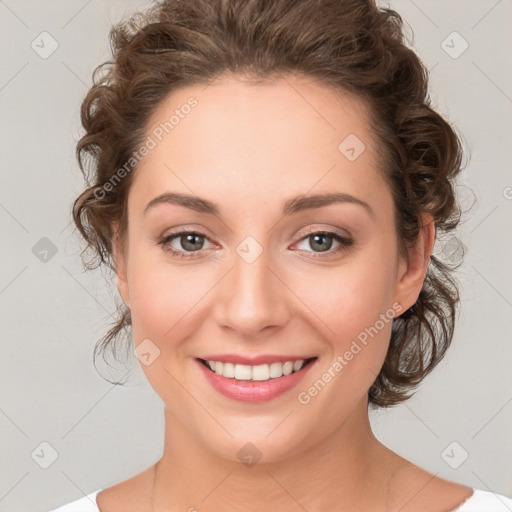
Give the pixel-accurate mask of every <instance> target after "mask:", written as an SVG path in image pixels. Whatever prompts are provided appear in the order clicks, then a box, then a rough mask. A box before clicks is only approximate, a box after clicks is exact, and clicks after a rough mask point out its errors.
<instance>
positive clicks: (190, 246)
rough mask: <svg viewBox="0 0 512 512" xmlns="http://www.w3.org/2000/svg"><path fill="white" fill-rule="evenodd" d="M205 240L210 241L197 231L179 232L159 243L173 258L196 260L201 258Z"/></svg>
mask: <svg viewBox="0 0 512 512" xmlns="http://www.w3.org/2000/svg"><path fill="white" fill-rule="evenodd" d="M205 240H208V238H207V237H206V235H204V234H203V233H199V232H197V231H179V232H177V233H171V234H170V235H167V236H165V237H164V238H163V239H162V240H160V241H159V242H158V243H159V244H160V245H162V246H163V247H164V250H166V251H168V252H170V253H171V254H172V255H173V256H176V257H180V258H195V257H197V256H200V252H201V250H202V249H203V248H204V242H205ZM173 242H174V244H173ZM194 253H197V254H194Z"/></svg>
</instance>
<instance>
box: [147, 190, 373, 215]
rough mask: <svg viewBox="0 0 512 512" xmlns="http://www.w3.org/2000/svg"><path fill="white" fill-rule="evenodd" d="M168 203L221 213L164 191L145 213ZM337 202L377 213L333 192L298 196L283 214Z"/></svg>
mask: <svg viewBox="0 0 512 512" xmlns="http://www.w3.org/2000/svg"><path fill="white" fill-rule="evenodd" d="M162 203H164V204H165V203H168V204H176V205H178V206H183V207H185V208H188V209H189V210H194V211H196V212H199V213H206V214H209V215H219V213H220V208H219V206H218V205H216V204H215V203H212V202H211V201H208V200H207V199H203V198H201V197H197V196H191V195H188V194H179V193H172V192H169V193H164V194H161V195H159V196H157V197H155V198H154V199H152V200H151V201H150V202H149V203H148V204H147V205H146V207H145V208H144V214H146V212H147V211H148V210H149V209H150V208H152V207H154V206H156V205H157V204H162ZM335 203H349V204H355V205H359V206H362V207H363V208H364V209H365V210H366V211H367V212H368V213H369V214H370V216H372V217H373V216H374V215H375V213H374V211H373V209H372V207H371V206H370V205H369V204H368V203H366V202H365V201H363V200H361V199H358V198H357V197H354V196H352V195H350V194H345V193H341V192H340V193H332V194H316V195H309V196H304V195H302V196H297V197H294V198H292V199H289V200H288V201H286V202H285V203H284V205H283V210H282V214H283V215H291V214H293V213H297V212H300V211H304V210H311V209H314V208H321V207H322V206H328V205H331V204H335Z"/></svg>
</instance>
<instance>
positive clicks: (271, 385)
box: [195, 359, 316, 402]
mask: <svg viewBox="0 0 512 512" xmlns="http://www.w3.org/2000/svg"><path fill="white" fill-rule="evenodd" d="M195 362H196V364H198V365H199V369H200V370H201V371H202V372H203V375H204V376H205V377H206V380H207V381H208V382H209V383H210V384H211V386H212V387H213V388H214V389H215V390H216V391H218V392H219V393H221V394H223V395H224V396H227V397H228V398H232V399H234V400H242V401H244V402H267V401H268V400H273V399H274V398H277V397H278V396H280V395H282V394H283V393H286V392H287V391H289V390H290V389H292V388H293V387H295V386H296V385H297V384H298V383H299V382H300V381H301V380H302V379H303V378H304V376H305V375H306V373H307V372H308V371H309V369H310V368H311V366H313V365H314V364H315V362H316V359H315V360H313V361H311V362H309V364H307V365H306V366H305V367H303V368H301V369H300V370H299V371H298V372H294V373H291V374H290V375H283V376H282V377H278V378H276V379H268V380H263V381H252V380H237V379H229V378H227V377H223V376H222V375H217V374H216V373H214V372H212V371H210V370H208V368H206V366H204V364H203V363H201V361H199V360H197V359H195Z"/></svg>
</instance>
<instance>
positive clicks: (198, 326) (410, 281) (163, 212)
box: [97, 76, 472, 512]
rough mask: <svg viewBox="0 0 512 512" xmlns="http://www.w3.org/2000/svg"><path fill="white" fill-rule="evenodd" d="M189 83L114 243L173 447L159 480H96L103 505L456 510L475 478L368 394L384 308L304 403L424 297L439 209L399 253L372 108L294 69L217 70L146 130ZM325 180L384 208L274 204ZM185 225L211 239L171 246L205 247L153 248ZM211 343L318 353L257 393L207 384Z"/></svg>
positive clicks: (381, 349) (144, 166)
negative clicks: (398, 428) (353, 152)
mask: <svg viewBox="0 0 512 512" xmlns="http://www.w3.org/2000/svg"><path fill="white" fill-rule="evenodd" d="M190 96H194V97H195V98H196V99H197V100H198V106H197V107H196V108H195V109H193V110H192V111H191V113H190V114H189V115H188V116H185V117H184V119H182V120H181V121H180V123H179V124H178V125H177V126H176V127H175V128H174V129H173V130H172V131H171V132H169V134H168V135H167V136H166V137H164V138H163V140H162V141H161V142H159V143H158V144H157V146H156V147H155V148H154V149H152V150H151V151H150V152H149V154H148V155H147V156H146V157H145V158H144V159H143V161H142V162H141V164H140V166H139V168H138V169H137V171H136V174H135V176H134V181H133V184H132V187H131V189H130V193H129V197H128V231H127V238H126V240H124V243H123V241H119V240H117V242H116V244H115V261H116V268H117V278H118V288H119V291H120V293H121V295H122V297H123V300H124V302H125V303H126V305H127V306H128V307H129V308H130V309H131V314H132V323H133V335H134V341H135V345H138V344H139V343H141V342H142V340H144V339H146V338H149V339H150V340H151V341H152V343H154V344H155V345H156V346H157V347H158V349H159V350H160V355H159V357H157V358H156V359H155V360H154V361H153V362H152V363H151V364H150V365H148V366H146V365H142V368H143V370H144V372H145V374H146V377H147V378H148V380H149V382H150V384H151V386H152V387H153V389H154V390H155V392H156V393H157V394H158V395H159V396H160V397H161V399H162V401H163V403H164V405H165V442H164V452H163V456H162V458H161V460H160V461H159V462H158V463H157V466H158V471H157V472H156V475H157V476H156V485H155V466H152V467H150V468H148V469H147V470H145V471H144V472H142V473H140V474H139V475H136V476H135V477H133V478H131V479H129V480H126V481H124V482H121V483H119V484H116V485H114V486H112V487H110V488H108V489H106V490H104V491H103V492H101V493H100V494H99V495H98V498H97V501H98V505H99V507H100V509H101V510H102V511H104V512H111V511H121V510H123V511H124V512H130V511H132V510H133V511H135V510H138V511H140V510H142V509H144V510H151V506H152V505H151V499H152V493H153V486H154V485H155V496H154V504H153V507H154V510H155V511H157V512H160V511H164V510H165V511H174V510H176V511H178V510H180V511H186V510H189V509H190V510H193V509H191V507H195V509H197V510H200V511H202V512H203V511H204V512H207V511H216V512H223V511H235V510H245V511H261V510H271V509H272V510H279V511H284V512H288V511H290V512H292V511H299V510H304V509H305V510H307V511H308V512H314V511H319V510H365V511H367V512H372V511H375V512H376V511H384V510H386V511H395V510H396V511H398V510H400V511H401V512H409V511H416V510H418V511H419V510H429V511H430V512H433V511H441V510H443V511H446V510H453V509H454V508H455V507H456V506H457V505H459V504H460V503H462V502H463V501H464V500H465V499H466V498H468V497H469V496H470V495H471V494H472V489H471V488H469V487H466V486H462V485H459V484H456V483H453V482H449V481H446V480H443V479H440V478H438V477H436V476H435V475H433V474H431V473H428V472H427V471H424V470H423V469H421V468H419V467H418V466H415V465H414V464H412V463H410V462H409V461H407V460H405V459H403V458H402V457H400V456H399V455H397V454H395V453H394V452H392V451H390V450H389V449H387V448H386V447H385V446H384V445H382V444H381V443H380V442H379V441H378V440H377V438H376V437H375V436H374V434H373V432H372V430H371V427H370V423H369V419H368V400H367V391H368V389H369V387H370V386H371V384H372V382H373V381H374V379H375V377H376V376H377V374H378V373H379V370H380V368H381V366H382V364H383V360H384V357H385V355H386V351H387V348H388V344H389V339H390V334H391V322H388V323H386V324H385V326H384V328H382V329H381V330H380V331H379V332H378V334H377V335H375V336H374V337H373V339H371V340H370V342H369V343H368V344H367V345H366V346H364V348H363V349H362V350H361V351H360V352H359V353H358V354H357V355H356V356H354V358H353V359H352V360H351V361H349V362H348V364H346V366H345V367H344V368H343V370H342V371H341V372H339V373H338V374H337V375H336V377H335V378H333V379H332V380H331V381H330V382H329V383H328V385H326V386H325V388H324V389H322V391H321V392H320V393H318V394H317V395H316V396H315V397H314V398H312V399H311V401H310V402H309V403H308V404H301V403H299V401H298V400H297V394H298V392H300V391H304V390H307V389H308V388H309V387H310V386H311V385H312V384H313V383H314V382H315V381H317V380H318V379H320V378H321V376H322V374H323V373H324V372H325V371H327V369H328V368H329V367H331V366H332V364H333V362H334V361H335V360H336V356H337V355H340V354H344V353H345V352H346V351H347V350H348V349H349V347H350V345H351V342H352V341H353V340H354V339H356V338H357V335H358V334H359V333H361V332H362V331H364V329H365V328H367V327H369V326H373V325H374V324H375V322H376V320H378V319H379V315H381V314H383V313H385V312H386V311H387V310H389V309H390V308H392V305H393V304H396V303H398V304H399V305H400V306H401V307H402V309H401V312H403V311H405V310H406V309H408V308H409V307H410V306H411V305H413V304H414V303H415V302H416V300H417V298H418V295H419V293H420V291H421V288H422V285H423V281H424V278H425V274H426V270H427V266H428V262H429V255H430V253H431V251H432V247H433V243H434V238H435V228H434V223H433V221H432V218H431V217H429V216H428V215H424V216H423V217H422V220H423V224H424V226H423V228H422V230H421V232H420V236H419V238H418V242H417V244H416V246H415V247H414V248H412V249H410V251H409V262H407V261H406V260H405V259H403V258H401V257H400V256H399V252H398V248H397V247H398V245H397V238H396V232H395V227H394V222H393V207H394V205H393V199H392V196H391V193H390V192H389V189H388V187H387V185H386V183H385V181H384V180H383V178H382V176H381V174H380V173H379V172H378V169H379V162H380V158H379V156H378V154H377V151H376V147H377V146H376V144H375V141H374V140H373V138H372V131H371V125H370V123H369V122H368V112H367V110H366V106H365V104H364V103H363V102H362V100H359V99H358V98H354V97H352V96H349V95H348V94H341V93H340V92H335V91H333V90H331V89H329V88H327V87H326V86H324V85H319V84H316V83H314V82H313V81H312V80H308V79H304V78H299V77H296V76H289V77H287V78H281V79H276V80H271V81H267V82H266V83H264V84H260V85H249V84H248V83H246V82H241V81H240V80H239V79H238V77H224V78H222V79H219V80H218V81H217V82H216V83H215V84H211V85H209V86H208V87H206V88H205V86H204V85H197V86H188V87H186V88H182V89H180V90H177V91H175V92H173V93H172V94H171V95H170V96H169V97H168V98H167V99H166V100H165V101H164V102H163V103H162V104H161V105H160V107H159V108H158V110H157V111H156V112H155V113H154V115H153V117H152V119H151V123H150V124H149V126H150V127H155V126H157V125H158V123H160V122H163V121H165V120H168V119H169V117H170V116H171V115H172V113H173V112H174V110H175V109H176V108H180V106H181V105H183V104H185V103H186V101H187V99H188V98H189V97H190ZM148 133H150V130H148ZM349 134H356V135H357V137H358V138H359V139H360V140H361V141H363V143H364V144H365V146H366V150H365V151H364V152H363V153H362V154H360V156H359V157H358V158H357V159H356V160H354V161H349V160H348V159H347V158H346V157H345V156H344V155H343V154H342V153H341V152H340V151H339V150H338V145H339V144H340V142H341V141H342V140H344V139H345V137H347V135H349ZM163 192H179V193H184V194H192V195H194V196H199V197H201V198H205V199H208V200H210V201H212V202H215V203H216V204H218V205H219V208H220V214H219V215H218V216H215V215H208V214H205V213H199V212H195V211H192V210H189V209H187V208H185V207H183V206H178V205H174V204H168V203H165V204H164V203H162V204H159V205H158V206H155V207H153V208H150V209H149V210H148V211H147V212H146V213H144V209H145V207H146V205H147V204H148V203H149V202H150V201H151V200H152V199H153V198H155V197H156V196H158V195H160V194H162V193H163ZM332 192H340V193H341V192H343V193H347V194H351V195H352V196H355V197H356V198H359V199H361V200H362V201H365V202H366V203H368V204H369V205H370V206H371V209H372V210H373V215H371V214H369V213H368V212H367V211H366V209H365V208H363V207H362V206H360V205H357V204H354V203H343V204H332V205H329V206H323V207H321V208H317V209H310V210H306V211H303V212H298V213H295V214H292V215H289V216H283V214H282V212H281V209H282V206H283V203H284V202H285V201H286V200H287V199H290V198H292V197H295V196H299V195H303V194H320V193H332ZM181 228H190V229H193V230H195V231H198V232H201V233H203V234H204V235H205V238H200V239H199V241H198V242H196V245H197V246H198V247H200V245H201V242H203V248H202V249H200V251H192V250H190V249H189V250H188V253H187V250H186V248H185V247H184V246H183V244H182V243H180V237H179V236H178V237H175V238H174V241H172V243H171V242H169V243H168V244H167V246H169V245H172V247H173V248H174V249H175V250H179V251H181V252H185V253H186V254H191V253H194V254H199V256H198V257H194V258H189V259H185V258H180V257H176V256H173V255H172V254H170V253H169V252H168V251H166V250H165V247H164V246H163V245H162V244H159V242H160V241H161V239H162V238H163V237H164V236H165V235H168V234H169V233H170V232H171V230H172V231H173V232H179V230H180V229H181ZM114 229H117V226H114ZM310 229H312V230H314V232H318V231H322V230H323V231H325V230H327V231H331V232H333V231H334V232H339V233H341V234H343V235H344V236H347V237H349V238H350V239H352V240H353V244H352V245H350V246H348V247H346V248H344V249H342V250H341V251H339V252H336V253H335V252H334V251H335V249H336V248H337V247H339V243H338V242H337V241H336V240H335V239H332V246H331V248H330V249H329V250H328V251H325V252H321V251H319V249H318V248H316V247H315V245H314V244H313V243H312V241H311V237H310V236H308V235H309V234H310V233H309V232H308V230H310ZM247 236H251V237H253V238H254V239H255V240H256V241H257V242H258V244H259V245H260V246H261V248H263V252H262V253H261V255H260V256H259V257H258V258H257V259H256V260H255V261H254V262H252V263H247V262H246V261H245V260H244V259H243V258H242V257H240V256H239V254H238V253H237V251H236V249H237V247H238V246H239V244H240V243H241V242H242V241H243V240H244V239H245V238H246V237H247ZM181 240H183V239H181ZM329 240H330V239H328V240H327V241H326V242H325V246H326V247H327V246H328V243H329ZM315 255H317V256H319V257H315ZM207 353H218V354H221V353H237V354H249V355H255V354H261V353H270V354H285V355H299V356H300V355H315V356H317V357H318V360H317V361H316V363H315V365H314V366H313V367H312V368H311V369H310V370H309V372H308V374H307V375H306V376H305V378H304V379H303V380H302V381H301V382H300V384H299V385H298V386H297V388H296V389H295V388H294V389H293V390H291V391H288V392H287V393H285V394H284V395H282V396H281V397H278V398H276V399H274V400H271V401H268V402H265V403H259V404H251V403H245V402H241V401H237V400H233V399H229V398H226V397H224V396H222V395H220V394H219V393H217V392H216V391H215V390H213V388H212V387H211V386H210V385H209V384H208V382H207V381H206V380H205V379H204V377H203V376H202V375H201V373H200V372H199V371H198V369H197V367H196V364H195V363H194V359H195V358H196V357H200V356H201V355H204V354H207ZM247 442H251V443H253V445H255V446H256V447H257V449H258V450H259V452H261V455H262V456H261V459H260V460H259V461H258V462H257V463H256V464H255V465H253V466H250V467H248V466H246V465H244V464H242V463H241V462H240V460H239V459H238V458H237V452H238V451H239V450H240V449H241V448H242V447H243V446H244V445H245V444H246V443H247ZM334 475H335V477H334Z"/></svg>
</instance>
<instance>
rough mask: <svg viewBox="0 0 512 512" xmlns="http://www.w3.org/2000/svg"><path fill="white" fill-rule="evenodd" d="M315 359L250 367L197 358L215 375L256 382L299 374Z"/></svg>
mask: <svg viewBox="0 0 512 512" xmlns="http://www.w3.org/2000/svg"><path fill="white" fill-rule="evenodd" d="M316 359H318V358H317V357H310V358H307V359H300V360H298V361H285V362H283V363H280V362H277V363H270V364H260V365H257V366H250V365H246V364H233V363H225V362H221V361H211V360H208V361H207V360H205V359H201V358H197V360H198V361H199V362H200V363H201V364H203V365H204V366H205V367H206V368H207V369H208V370H209V371H210V372H212V373H215V374H216V375H220V376H222V377H226V378H227V379H233V380H244V381H258V382H261V381H267V380H273V379H279V378H281V377H286V376H288V375H291V374H293V373H297V372H300V371H301V370H303V369H304V368H306V367H307V366H308V365H310V364H311V363H312V362H313V361H315V360H316Z"/></svg>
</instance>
